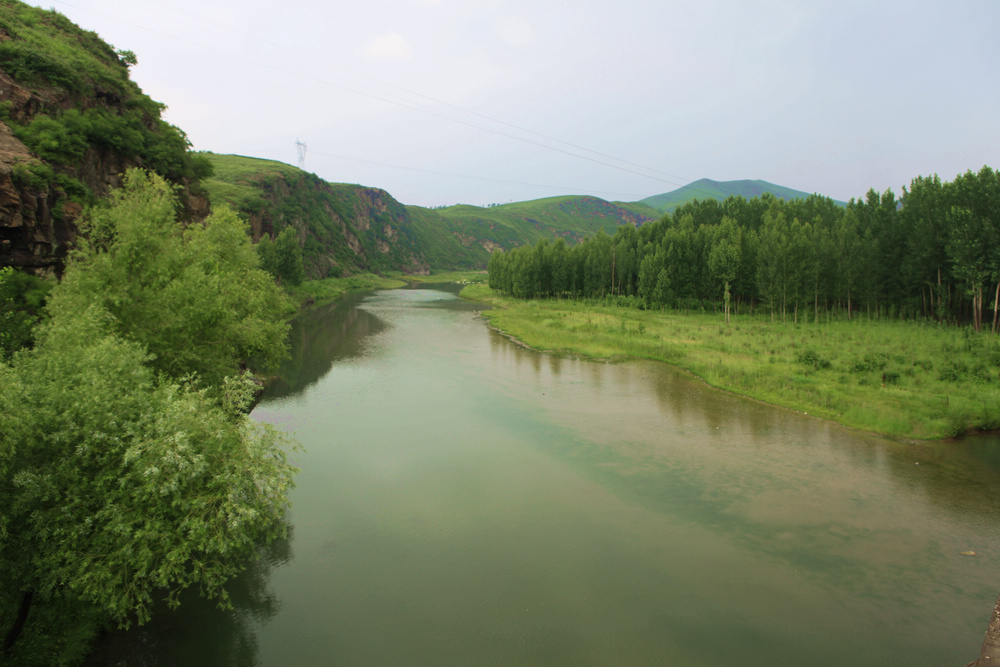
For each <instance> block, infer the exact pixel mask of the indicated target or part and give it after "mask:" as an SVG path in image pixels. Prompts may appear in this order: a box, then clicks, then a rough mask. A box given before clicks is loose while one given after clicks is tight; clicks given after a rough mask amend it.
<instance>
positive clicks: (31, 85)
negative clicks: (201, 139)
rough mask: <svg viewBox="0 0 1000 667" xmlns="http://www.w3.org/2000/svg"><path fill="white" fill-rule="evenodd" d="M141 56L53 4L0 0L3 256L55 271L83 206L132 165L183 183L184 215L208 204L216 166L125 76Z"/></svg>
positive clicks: (1, 260)
mask: <svg viewBox="0 0 1000 667" xmlns="http://www.w3.org/2000/svg"><path fill="white" fill-rule="evenodd" d="M135 62H136V56H135V54H133V53H131V52H129V51H116V50H115V49H114V48H113V47H111V46H110V45H108V44H106V43H105V42H104V41H102V40H101V38H100V37H98V35H97V34H95V33H93V32H89V31H87V30H83V29H82V28H80V27H78V26H76V25H74V24H73V23H72V22H71V21H70V20H69V19H67V18H66V17H65V16H62V15H61V14H59V13H57V12H55V11H49V10H45V9H39V8H37V7H31V6H29V5H25V4H23V3H20V2H13V1H11V0H5V1H4V2H0V98H2V100H3V101H2V102H0V266H17V267H22V268H25V269H28V270H31V271H35V272H38V273H53V272H55V273H58V272H59V271H60V270H61V266H62V262H63V260H64V258H65V255H66V252H67V250H68V249H69V248H70V247H71V245H72V242H73V239H74V238H75V237H76V233H77V228H76V219H77V218H78V216H79V215H80V213H81V212H82V211H83V209H84V207H85V206H87V205H89V204H93V203H94V202H96V201H98V200H99V199H100V198H102V197H103V196H105V195H106V194H107V193H108V190H109V189H110V188H113V187H117V186H118V185H120V183H121V174H122V172H124V171H126V170H128V169H129V168H131V167H143V168H146V169H149V170H152V171H155V172H157V173H159V174H160V175H161V176H164V177H165V178H166V179H167V180H169V181H171V182H172V183H174V184H176V185H178V186H180V187H181V188H182V191H181V203H182V205H183V206H184V209H185V210H184V215H185V217H186V218H187V219H195V218H198V217H203V216H204V215H206V214H207V207H205V206H204V204H205V203H206V202H205V199H204V197H203V196H201V192H200V191H199V190H198V188H197V181H198V179H199V178H200V177H202V176H204V175H205V174H206V173H207V172H208V170H209V169H210V167H209V166H208V165H207V164H205V163H204V162H203V161H201V160H199V159H198V158H197V157H196V156H193V155H192V154H190V153H189V152H188V143H187V138H186V137H185V135H184V133H183V132H182V131H181V130H179V129H178V128H176V127H174V126H172V125H170V124H169V123H167V122H166V121H164V120H163V119H162V118H161V117H160V114H161V112H162V111H163V109H164V106H163V105H162V104H160V103H159V102H156V101H154V100H152V99H150V98H149V97H148V96H147V95H145V94H144V93H143V92H142V90H140V89H139V86H138V85H136V84H135V82H133V81H132V80H131V79H130V78H129V67H130V66H131V65H134V64H135Z"/></svg>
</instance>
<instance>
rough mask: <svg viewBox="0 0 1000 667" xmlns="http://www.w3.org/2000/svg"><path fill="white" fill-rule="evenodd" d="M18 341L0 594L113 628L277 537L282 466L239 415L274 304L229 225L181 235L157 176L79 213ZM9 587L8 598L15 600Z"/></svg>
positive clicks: (223, 221)
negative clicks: (95, 615) (43, 306)
mask: <svg viewBox="0 0 1000 667" xmlns="http://www.w3.org/2000/svg"><path fill="white" fill-rule="evenodd" d="M86 228H87V229H88V231H89V232H90V237H89V239H88V240H87V241H85V242H83V243H82V245H81V248H80V249H79V251H77V252H76V253H75V254H74V255H73V257H72V258H71V261H70V262H69V263H68V265H67V269H66V274H65V277H64V280H63V282H62V283H60V284H59V285H58V286H57V287H56V288H55V289H54V290H53V292H52V294H51V297H50V299H49V302H48V305H47V312H48V316H49V317H48V319H47V321H46V322H45V323H44V324H42V325H41V326H40V327H39V329H38V332H39V333H38V336H37V343H36V346H35V347H34V348H33V349H30V350H22V351H20V352H17V353H15V354H14V356H13V358H12V362H11V363H10V364H9V365H7V364H4V363H0V433H2V434H3V437H2V438H0V507H3V508H4V510H3V513H2V514H0V604H5V605H6V606H7V607H11V606H17V607H19V609H20V613H18V614H17V620H16V621H15V623H14V624H13V626H12V627H11V628H10V630H9V632H8V634H7V639H6V641H5V642H4V649H3V650H4V658H9V659H11V660H17V659H18V658H17V648H16V645H17V642H16V640H17V637H18V635H19V634H20V632H21V627H23V625H24V621H25V619H27V617H28V610H29V609H30V608H31V605H32V603H33V601H35V602H37V601H41V602H43V603H50V604H53V603H59V602H60V601H66V600H70V601H77V602H85V603H89V604H92V605H95V606H97V607H98V608H100V609H102V610H104V612H106V613H107V614H108V615H110V616H111V617H112V618H114V619H115V620H117V621H118V622H119V623H121V624H122V625H128V624H129V623H131V622H133V621H137V622H139V623H142V622H144V621H145V620H147V619H148V618H149V613H150V607H151V605H152V602H153V598H154V594H156V592H157V591H164V592H166V593H167V595H168V598H167V599H168V601H169V602H171V603H176V601H177V594H178V593H179V591H180V590H182V589H184V588H187V587H189V586H197V587H198V588H199V589H200V590H201V591H202V592H203V593H204V594H206V595H208V596H210V597H215V598H218V599H220V600H221V601H222V602H223V603H224V602H225V601H226V594H225V591H224V590H223V588H222V585H223V583H224V582H225V581H226V580H227V579H229V578H230V577H232V576H233V575H234V574H236V573H237V572H239V571H240V570H241V569H242V568H243V566H244V562H245V558H246V557H248V556H250V555H252V554H253V552H254V550H255V548H256V547H257V545H258V544H259V542H260V541H265V540H268V539H270V538H273V537H275V536H278V535H281V534H282V533H283V531H284V525H283V523H282V521H281V517H282V515H283V512H284V510H285V507H286V505H287V493H288V490H289V488H290V485H291V479H292V474H293V472H294V469H293V468H292V467H291V466H290V465H289V464H288V461H287V459H286V444H287V443H286V442H285V440H284V438H283V436H281V435H280V433H279V432H277V431H275V430H274V429H272V428H270V427H269V426H267V425H262V424H258V423H256V422H254V421H253V420H251V419H250V418H249V417H248V415H247V414H246V411H247V408H248V405H249V401H250V400H251V398H252V395H253V392H254V390H255V384H254V383H253V381H252V379H251V378H250V377H249V375H247V374H245V373H244V374H240V373H239V368H240V365H241V363H242V362H243V361H244V360H245V359H246V358H247V355H249V354H258V355H260V356H261V357H263V358H265V359H277V358H279V357H280V356H281V354H282V353H283V351H284V335H285V331H286V326H285V325H284V324H283V323H281V322H280V317H279V316H280V314H281V312H282V308H281V307H282V304H283V300H282V297H281V295H280V293H279V292H278V289H277V286H276V285H275V284H274V281H273V280H272V279H271V277H270V276H269V275H267V274H266V273H265V272H263V271H261V270H260V269H258V268H257V257H256V254H255V253H254V251H253V248H252V245H251V244H250V241H249V237H248V235H247V233H246V229H245V226H244V225H243V223H242V222H241V221H239V220H238V219H237V218H236V216H235V215H234V214H233V213H232V212H231V211H226V210H222V211H219V212H217V213H216V214H215V216H213V218H212V219H211V220H209V221H208V222H207V223H206V224H205V225H204V226H202V225H195V226H192V227H190V228H188V229H186V230H185V229H183V228H182V227H181V226H180V225H178V224H177V222H176V221H175V218H174V199H173V194H172V191H171V189H170V187H169V186H167V184H166V183H165V182H164V181H163V180H162V179H161V178H160V177H158V176H155V175H149V174H146V173H143V172H130V173H129V174H128V175H127V176H126V179H125V185H124V187H123V188H122V189H121V190H120V191H118V192H116V193H115V194H114V195H113V197H112V201H111V204H110V205H109V206H107V207H105V208H102V209H99V210H97V211H94V212H93V213H92V214H91V216H90V219H89V222H88V223H87V227H86ZM15 597H16V598H19V602H18V600H16V599H14V598H15Z"/></svg>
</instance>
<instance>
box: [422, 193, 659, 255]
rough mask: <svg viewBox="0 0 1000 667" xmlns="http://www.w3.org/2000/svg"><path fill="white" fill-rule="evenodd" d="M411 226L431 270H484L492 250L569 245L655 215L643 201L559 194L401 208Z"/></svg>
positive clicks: (656, 216) (656, 214) (637, 223)
mask: <svg viewBox="0 0 1000 667" xmlns="http://www.w3.org/2000/svg"><path fill="white" fill-rule="evenodd" d="M407 208H408V210H409V211H410V214H411V216H412V218H413V223H414V229H415V233H416V234H417V237H418V238H419V239H420V240H421V246H422V248H423V249H424V250H425V252H426V253H427V257H428V259H429V260H430V263H431V266H432V267H434V268H435V269H460V268H484V267H485V266H486V263H487V261H489V256H490V253H491V252H492V251H493V249H494V248H513V247H516V246H519V245H526V244H534V243H535V242H536V241H538V240H539V239H541V238H546V239H556V238H564V239H566V241H567V242H568V243H570V244H574V243H577V242H578V241H580V240H581V239H583V238H584V237H585V236H591V235H593V234H595V233H597V230H599V229H603V230H605V231H606V232H608V233H609V234H614V233H615V229H617V228H618V227H619V226H620V225H623V224H629V225H640V224H643V223H645V222H649V221H651V220H655V219H657V218H659V217H660V214H659V213H657V212H656V211H655V210H653V209H651V208H649V207H648V206H646V205H645V204H641V203H634V204H624V203H620V202H614V203H613V202H608V201H605V200H603V199H599V198H597V197H587V196H564V197H549V198H546V199H535V200H532V201H526V202H515V203H511V204H503V205H501V206H491V207H487V208H481V207H478V206H468V205H458V206H449V207H447V208H441V209H426V208H421V207H419V206H409V207H407Z"/></svg>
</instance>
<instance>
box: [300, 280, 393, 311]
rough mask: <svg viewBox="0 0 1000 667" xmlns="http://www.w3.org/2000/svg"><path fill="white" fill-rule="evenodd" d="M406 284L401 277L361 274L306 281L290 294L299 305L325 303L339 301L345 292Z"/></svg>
mask: <svg viewBox="0 0 1000 667" xmlns="http://www.w3.org/2000/svg"><path fill="white" fill-rule="evenodd" d="M404 285H406V282H405V281H404V280H403V279H402V278H401V277H400V276H377V275H375V274H374V273H359V274H357V275H353V276H350V277H348V278H324V279H322V280H306V281H303V282H302V284H301V285H296V286H294V287H289V288H288V294H289V295H290V296H291V297H292V299H293V300H294V301H295V302H296V303H297V304H298V305H299V307H300V308H301V307H303V306H307V305H310V304H313V303H325V302H329V301H333V300H335V299H338V298H339V297H340V295H341V294H343V293H344V292H349V291H351V290H363V289H389V288H392V287H403V286H404Z"/></svg>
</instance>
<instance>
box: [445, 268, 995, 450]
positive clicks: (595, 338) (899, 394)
mask: <svg viewBox="0 0 1000 667" xmlns="http://www.w3.org/2000/svg"><path fill="white" fill-rule="evenodd" d="M462 296H463V297H464V298H467V299H469V300H472V301H477V302H480V303H482V304H483V305H484V310H483V311H482V312H481V317H482V318H483V319H484V321H485V322H486V324H487V326H488V327H490V328H491V329H493V330H494V331H496V332H497V333H499V334H501V335H503V336H504V337H506V338H507V339H508V340H510V341H511V342H513V343H515V344H516V345H519V346H521V347H523V348H525V349H529V350H532V351H536V352H541V353H545V354H554V355H566V356H576V357H579V358H585V359H592V360H595V361H604V362H609V363H614V362H615V361H617V360H628V359H646V360H650V361H657V362H661V363H665V364H668V365H670V366H672V367H673V368H676V369H677V370H680V371H683V372H685V373H687V374H689V375H690V376H692V377H693V378H696V379H698V380H700V381H701V382H704V383H705V384H706V385H708V386H710V387H712V388H714V389H718V390H721V391H725V392H727V393H729V394H732V395H734V396H740V397H742V398H747V399H750V400H754V401H757V402H760V403H763V404H765V405H769V406H772V407H778V408H782V409H786V410H793V411H795V412H798V413H800V414H804V415H807V416H809V417H812V418H818V419H821V420H824V421H828V422H831V423H835V424H837V425H838V426H841V427H843V428H846V429H849V430H852V431H857V432H861V433H867V434H871V435H877V436H880V437H885V438H890V439H893V440H897V441H902V442H914V443H947V442H955V441H957V440H960V439H962V438H965V437H967V436H973V435H988V434H991V433H998V432H1000V400H997V399H998V398H1000V391H998V388H997V383H996V381H991V380H986V381H982V382H981V383H976V382H974V381H969V380H961V381H956V382H950V383H949V382H944V381H941V380H940V378H939V377H937V376H936V375H934V374H933V373H928V372H924V371H928V370H930V369H931V368H932V366H933V364H932V362H931V360H930V359H927V360H926V361H922V360H918V361H914V362H912V363H911V364H910V366H908V367H901V369H900V370H898V371H897V370H895V367H894V366H892V364H893V363H895V362H893V361H892V359H893V357H891V356H890V354H891V353H892V352H893V351H894V348H895V349H900V350H905V349H907V346H908V345H909V346H913V345H912V344H913V341H912V340H911V338H913V337H914V336H917V337H919V338H925V339H926V338H928V336H927V335H926V334H927V331H925V329H926V328H927V327H923V326H922V325H919V324H913V323H907V322H888V323H886V322H872V323H870V324H869V323H859V322H853V323H833V324H811V323H810V324H788V323H785V324H773V325H769V324H767V323H765V322H762V321H760V320H755V319H751V318H750V317H749V316H748V317H747V318H746V319H743V320H734V324H733V325H732V326H731V327H727V326H726V325H725V324H724V323H723V322H721V321H719V320H716V319H714V318H713V317H712V316H711V315H708V314H704V315H703V314H695V315H689V314H684V315H681V314H673V313H666V314H664V313H661V312H659V311H656V312H652V311H639V310H634V309H626V308H621V307H617V306H603V305H594V304H584V303H580V302H573V301H564V300H549V301H524V302H519V301H517V300H514V299H510V298H507V297H498V296H496V295H494V294H493V293H492V291H491V290H489V289H488V288H486V287H485V286H484V287H482V288H478V289H474V290H469V289H466V290H464V291H463V292H462ZM490 311H492V313H491V312H490ZM741 328H742V332H741ZM678 329H679V330H681V331H680V333H678V332H677V331H676V330H678ZM845 329H846V330H847V331H848V332H849V333H850V335H851V336H854V337H855V338H858V337H860V338H862V339H863V340H861V341H854V340H851V341H849V342H850V344H849V345H846V347H845V346H844V345H843V344H841V343H839V342H837V341H835V342H836V343H837V344H840V345H841V348H837V347H836V346H835V345H833V344H831V343H830V341H829V340H826V339H836V338H837V337H838V336H841V337H843V334H842V332H843V331H844V330H845ZM887 331H888V332H889V334H892V335H894V336H909V337H910V338H907V339H906V340H904V341H903V342H900V341H898V340H896V339H892V338H891V336H887V335H886V332H887ZM914 331H916V334H914ZM751 332H752V333H751ZM761 332H764V333H763V334H762V333H761ZM762 335H763V336H767V337H769V338H767V339H766V340H765V341H764V343H760V342H759V341H754V340H753V339H750V340H748V337H749V336H756V337H761V336H762ZM934 335H935V336H938V337H940V338H943V339H944V340H945V341H947V340H949V339H960V338H961V337H962V336H964V335H965V333H964V331H963V330H958V329H946V328H944V327H939V328H936V329H934ZM741 336H742V337H741ZM865 336H867V337H868V338H874V339H876V340H879V345H878V346H873V345H872V343H871V341H870V340H868V339H865V338H864V337H865ZM730 337H731V338H732V339H733V341H735V342H729V339H730ZM880 337H885V339H884V340H883V339H882V338H880ZM803 339H808V340H809V343H810V344H814V345H815V347H811V346H810V347H805V345H804V344H803ZM720 340H723V341H726V342H723V343H720V342H719V341H720ZM814 340H815V341H817V342H815V343H814ZM983 341H984V343H983V344H984V345H993V344H998V343H994V342H993V337H989V335H984V337H983ZM932 342H937V341H932ZM765 343H766V344H765ZM727 345H728V348H727V347H726V346H727ZM753 345H757V346H758V347H763V348H764V349H763V350H756V351H755V350H752V349H749V350H748V349H746V348H752V346H753ZM824 345H825V347H824ZM782 346H784V347H785V348H787V350H785V355H784V357H782V355H781V353H780V352H779V351H778V348H781V347H782ZM588 347H589V349H588ZM873 347H878V348H879V349H873ZM803 348H805V349H803ZM882 348H885V351H883V350H882ZM845 350H846V351H845ZM918 353H919V354H925V355H932V356H933V360H934V361H935V362H937V364H938V366H945V365H946V364H949V363H958V362H956V361H955V360H954V359H952V358H949V357H947V356H945V355H942V354H940V353H937V352H936V351H935V350H933V349H930V351H928V350H927V349H920V350H918V351H916V352H911V356H916V355H917V354H918ZM796 355H797V356H796ZM806 355H812V356H806ZM874 355H882V356H884V357H886V358H887V359H890V361H889V362H888V364H889V365H888V367H887V368H885V369H884V370H883V369H882V368H876V369H869V370H867V371H865V372H861V371H855V370H853V369H852V368H851V367H850V364H851V363H854V364H855V365H860V364H861V363H862V362H858V361H856V360H855V357H856V358H857V359H861V360H865V359H869V358H871V357H872V356H874ZM896 356H897V357H899V356H900V355H896ZM803 357H806V358H808V359H812V358H816V359H820V361H822V364H821V363H819V362H817V363H816V364H815V367H809V366H808V365H807V364H805V363H804V362H803V361H802V358H803ZM826 357H829V359H830V361H826ZM844 357H849V358H847V359H845V358H844ZM879 358H881V357H879ZM904 361H905V359H904ZM921 363H923V364H924V365H925V366H926V367H927V368H923V367H922V366H921V365H920V364H921ZM946 370H947V369H945V370H942V371H940V374H942V375H943V374H944V373H945V371H946ZM887 378H888V380H889V381H888V382H886V379H887ZM753 383H757V386H748V385H750V384H753ZM991 405H992V406H996V407H995V408H991V407H990V406H991Z"/></svg>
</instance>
